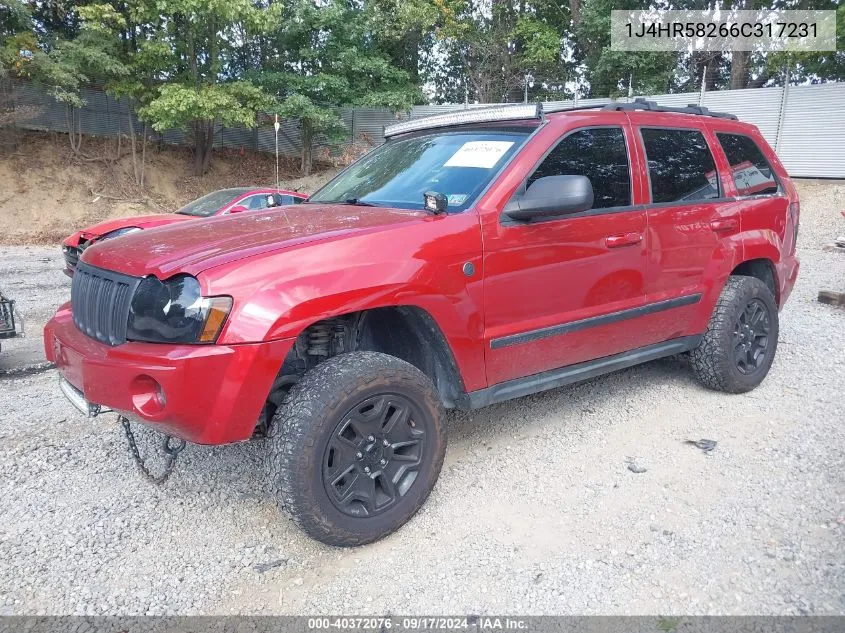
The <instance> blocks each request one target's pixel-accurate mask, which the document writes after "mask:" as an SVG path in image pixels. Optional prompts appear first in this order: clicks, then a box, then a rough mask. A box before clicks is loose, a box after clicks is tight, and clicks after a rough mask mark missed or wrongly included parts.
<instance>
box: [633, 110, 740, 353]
mask: <svg viewBox="0 0 845 633" xmlns="http://www.w3.org/2000/svg"><path fill="white" fill-rule="evenodd" d="M647 116H648V115H645V117H644V118H646V117H647ZM679 118H680V117H677V116H674V117H673V118H672V119H671V124H670V125H660V124H657V125H649V124H648V123H647V122H643V123H642V124H640V125H638V126H637V127H638V134H637V140H638V143H639V148H640V150H641V151H642V154H643V157H644V159H645V164H646V166H647V170H646V175H647V178H648V183H647V195H648V206H647V209H648V231H647V239H646V246H647V250H648V266H647V274H646V284H645V291H646V295H647V297H648V302H649V304H653V305H659V306H661V307H662V308H663V309H661V310H659V311H655V312H654V314H653V315H652V317H651V318H650V319H649V329H650V331H651V333H652V335H653V340H652V341H650V342H653V343H656V342H659V341H663V340H668V339H672V338H678V337H681V336H686V335H691V334H699V333H700V331H701V330H702V329H703V327H704V325H703V324H706V317H707V316H709V313H710V306H709V305H708V304H709V303H710V300H711V297H712V296H713V293H714V292H715V291H717V290H718V289H720V288H721V284H722V282H723V280H724V277H726V276H727V274H729V272H730V270H731V269H732V267H733V257H734V255H733V252H734V250H735V249H736V242H737V241H738V240H737V237H736V236H738V234H739V231H740V226H739V208H738V206H737V205H736V204H732V203H731V200H730V199H729V198H727V197H726V193H725V187H724V184H723V182H722V180H721V178H720V175H719V170H718V169H717V164H716V160H715V158H714V150H713V145H714V144H715V138H714V137H713V136H712V134H711V133H710V131H709V130H708V129H707V127H706V125H705V124H704V122H703V121H702V120H701V118H700V117H692V116H690V117H683V118H684V119H687V118H689V119H690V121H689V123H687V122H686V121H683V122H682V124H683V127H680V126H678V123H679V122H678V119H679ZM647 120H648V119H647V118H646V121H647ZM664 120H665V117H664ZM637 121H638V123H639V121H640V120H639V119H637ZM717 286H718V287H717ZM702 319H704V321H702Z"/></svg>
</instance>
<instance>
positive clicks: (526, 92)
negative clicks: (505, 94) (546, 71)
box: [522, 73, 531, 103]
mask: <svg viewBox="0 0 845 633" xmlns="http://www.w3.org/2000/svg"><path fill="white" fill-rule="evenodd" d="M530 76H531V75H529V74H528V73H525V96H524V97H523V98H522V102H523V103H528V78H529V77H530Z"/></svg>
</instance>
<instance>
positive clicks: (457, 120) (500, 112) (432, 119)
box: [384, 97, 738, 138]
mask: <svg viewBox="0 0 845 633" xmlns="http://www.w3.org/2000/svg"><path fill="white" fill-rule="evenodd" d="M597 109H601V110H608V111H613V110H624V111H630V110H649V111H651V112H677V113H680V114H697V115H701V116H711V117H716V118H719V119H732V120H734V121H736V120H738V119H737V117H736V115H734V114H728V113H727V112H711V111H710V110H708V109H707V108H704V107H702V106H697V105H695V104H690V105H688V106H687V107H686V108H671V107H669V106H661V105H657V103H656V102H655V101H648V100H647V99H643V98H642V97H637V98H636V99H634V101H633V102H632V103H620V102H615V103H608V104H606V105H587V106H575V107H567V106H551V107H549V108H546V109H544V108H543V103H542V102H539V101H538V102H537V103H515V104H503V105H497V106H492V107H489V108H469V109H467V110H457V111H452V112H443V113H442V114H433V115H431V116H427V117H421V118H419V119H410V120H408V121H400V122H398V123H394V124H393V125H388V126H386V127H385V128H384V137H385V138H390V137H391V136H398V135H399V134H406V133H408V132H417V131H419V130H429V129H433V128H438V127H446V126H449V125H469V124H472V123H488V122H489V123H492V122H498V121H518V120H525V119H539V120H540V121H543V120H545V118H546V114H552V113H554V112H574V111H577V110H597Z"/></svg>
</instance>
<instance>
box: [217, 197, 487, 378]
mask: <svg viewBox="0 0 845 633" xmlns="http://www.w3.org/2000/svg"><path fill="white" fill-rule="evenodd" d="M468 263H469V264H471V265H472V267H473V268H474V272H473V273H472V274H471V275H467V274H465V272H464V267H465V265H466V264H468ZM481 266H482V261H481V237H480V231H479V228H478V219H477V216H475V215H474V214H472V213H465V214H460V215H455V216H445V217H443V219H442V220H440V221H438V222H428V223H424V224H414V225H412V226H409V227H400V228H396V229H393V230H390V231H386V232H379V233H375V234H372V233H371V234H362V235H352V236H346V237H343V238H340V239H336V240H327V241H323V242H318V243H311V244H303V245H300V246H296V247H292V248H289V249H286V250H284V251H280V252H276V253H272V254H270V255H267V256H263V257H256V258H254V259H251V260H242V261H239V262H233V263H231V264H227V265H225V266H223V267H220V268H218V269H212V270H211V271H206V272H205V273H203V275H202V279H201V281H202V282H203V284H204V286H205V288H204V290H206V291H207V292H208V293H210V294H212V295H215V294H229V295H231V296H233V297H234V298H235V303H234V307H233V310H232V313H231V314H230V316H229V319H228V320H227V325H226V326H225V328H224V330H223V332H222V333H221V336H220V339H219V341H220V343H221V344H226V345H231V344H237V343H248V342H257V341H270V340H278V339H284V338H291V337H296V336H298V335H299V334H300V333H301V332H302V331H303V330H304V329H305V328H307V327H308V326H309V325H311V324H312V323H315V322H317V321H320V320H323V319H326V318H329V317H333V316H339V315H342V314H349V313H352V312H358V311H362V310H369V309H374V308H383V307H392V306H414V307H418V308H420V309H422V310H425V311H426V312H427V313H428V314H429V315H431V317H432V318H433V319H434V320H435V322H436V323H437V325H438V326H439V327H440V329H441V331H442V332H443V334H444V336H445V337H446V340H447V342H448V344H449V346H450V348H451V350H452V354H453V356H454V358H455V362H456V363H457V365H458V369H459V371H460V373H461V376H462V378H463V380H464V384H465V387H466V389H467V390H469V391H471V390H474V389H480V388H483V387H485V386H486V374H485V371H484V362H483V359H484V345H483V329H484V327H483V326H484V324H483V320H482V309H481V308H482V270H481Z"/></svg>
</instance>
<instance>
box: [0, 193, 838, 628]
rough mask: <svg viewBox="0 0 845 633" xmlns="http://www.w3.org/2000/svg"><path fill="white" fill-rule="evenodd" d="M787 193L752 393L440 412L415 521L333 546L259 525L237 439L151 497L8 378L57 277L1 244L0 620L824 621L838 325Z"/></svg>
mask: <svg viewBox="0 0 845 633" xmlns="http://www.w3.org/2000/svg"><path fill="white" fill-rule="evenodd" d="M801 190H802V212H803V213H802V230H801V236H800V240H799V242H800V251H801V258H802V270H801V275H800V277H799V282H798V285H797V287H796V289H795V291H794V294H793V296H792V298H791V299H790V301H789V303H788V305H787V307H786V309H785V310H784V312H783V313H782V316H781V339H780V343H779V348H778V356H777V359H776V361H775V364H774V366H773V368H772V371H771V374H770V375H769V377H768V379H767V380H766V381H765V382H764V383H763V385H762V386H761V387H760V388H758V389H757V390H756V391H754V392H752V393H750V394H747V395H743V396H726V395H722V394H718V393H713V392H709V391H705V390H704V389H702V388H701V387H699V386H698V385H697V384H696V383H695V382H694V380H693V378H692V376H691V374H690V372H689V370H688V368H687V367H686V366H685V365H684V364H683V363H682V362H681V361H679V360H672V359H670V360H663V361H658V362H654V363H650V364H648V365H644V366H640V367H637V368H633V369H630V370H627V371H623V372H619V373H616V374H613V375H611V376H607V377H604V378H601V379H597V380H593V381H590V382H587V383H583V384H581V385H578V386H575V387H572V388H568V389H562V390H557V391H553V392H548V393H545V394H541V395H536V396H532V397H528V398H523V399H520V400H516V401H512V402H509V403H506V404H502V405H497V406H494V407H491V408H488V409H483V410H480V411H477V412H472V413H451V414H450V415H449V419H448V428H449V433H450V446H449V451H448V454H447V458H446V464H445V466H444V469H443V473H442V475H441V477H440V481H439V483H438V485H437V487H436V488H435V490H434V493H433V494H432V496H431V498H430V499H429V501H428V503H427V504H426V506H425V507H424V508H423V510H422V511H421V512H420V513H419V514H418V515H417V516H416V517H415V518H414V519H413V520H412V521H411V522H410V523H409V524H408V525H407V526H406V527H405V528H404V529H402V530H400V531H399V532H398V533H396V534H394V535H393V536H391V537H389V538H387V539H385V540H383V541H381V542H379V543H376V544H374V545H370V546H367V547H362V548H358V549H352V550H338V549H333V548H329V547H326V546H323V545H320V544H318V543H316V542H314V541H311V540H309V539H308V538H307V537H305V536H304V535H303V534H302V533H300V532H299V531H298V530H297V529H296V528H295V527H294V526H293V525H292V524H291V523H290V522H288V521H287V520H286V519H285V518H284V517H283V516H281V515H280V514H279V512H278V511H277V509H276V506H275V504H274V502H273V501H272V499H270V498H269V495H268V492H267V490H266V489H265V487H264V484H263V482H262V477H261V473H262V469H261V467H260V462H261V459H262V456H263V454H264V448H263V446H262V445H261V444H260V443H254V444H250V445H246V444H244V445H236V446H229V447H222V448H208V447H196V446H190V447H189V448H188V449H187V450H186V451H185V452H184V453H183V458H182V459H180V462H179V464H178V468H177V471H176V473H175V474H174V476H173V477H172V478H171V480H170V481H169V482H168V483H167V484H165V485H164V486H163V487H160V488H156V487H153V486H151V485H149V484H147V483H145V481H144V480H142V479H141V477H140V476H139V474H138V473H137V472H136V471H135V470H134V468H133V466H132V463H131V461H130V458H129V455H128V453H127V450H126V446H125V439H124V437H123V436H122V434H121V431H120V428H119V427H118V425H117V424H116V422H115V420H114V419H113V416H107V417H104V418H102V419H97V420H95V421H86V420H84V419H82V418H81V417H80V416H78V415H77V414H76V413H75V411H74V410H73V409H72V408H71V407H70V405H68V404H67V403H66V402H65V400H64V398H63V397H62V396H61V395H60V394H59V392H58V390H57V388H56V379H57V376H56V373H55V371H54V370H41V371H37V372H32V373H28V374H15V373H9V371H8V370H10V369H13V368H14V363H15V362H22V361H25V362H26V363H30V364H37V363H38V362H39V361H40V360H42V358H41V357H40V356H39V354H40V353H41V352H40V342H39V339H38V334H39V330H40V325H41V324H42V323H43V321H44V320H46V318H47V316H48V315H49V313H51V312H52V311H53V309H54V308H55V306H56V305H58V303H60V302H61V301H63V300H66V298H67V295H68V282H67V279H66V278H64V276H63V275H62V273H61V272H60V261H59V258H58V251H57V249H43V248H34V247H33V248H15V249H7V250H6V253H5V254H4V255H3V256H2V257H0V284H2V285H3V286H4V287H5V288H6V289H7V290H8V291H10V294H12V295H13V296H15V297H17V298H18V300H19V302H20V303H19V305H20V308H21V309H22V311H23V312H24V315H25V316H26V317H27V320H28V329H29V333H30V336H31V337H32V338H31V339H29V340H25V341H21V342H14V343H12V344H10V345H8V350H7V346H5V345H4V351H3V353H2V354H1V355H0V374H2V373H3V372H4V371H5V372H6V373H5V375H0V407H2V410H3V411H4V413H3V415H2V416H1V417H0V494H2V497H3V499H4V503H3V508H4V509H3V512H2V514H1V515H0V560H2V561H3V562H2V564H0V614H32V613H39V614H48V613H49V614H65V613H75V614H116V613H120V614H143V613H149V614H162V613H181V614H224V613H260V614H268V613H304V612H305V613H341V612H342V613H359V614H365V613H388V612H390V613H394V614H397V613H449V612H451V613H480V614H484V613H502V612H506V613H513V614H558V613H583V614H597V613H603V614H655V613H662V614H669V613H684V614H705V613H706V614H807V613H812V614H843V613H845V451H843V446H845V428H843V424H842V421H843V419H845V401H843V400H842V393H843V386H845V311H843V310H841V309H836V308H831V307H828V306H824V305H821V304H818V303H817V302H816V300H815V297H816V293H817V292H818V290H819V289H821V288H827V289H839V290H841V289H843V283H845V255H842V254H838V253H829V252H824V251H822V249H821V247H822V245H823V244H824V243H826V242H830V241H831V240H832V238H833V237H834V236H835V235H837V234H843V233H845V220H843V219H842V217H841V216H840V215H839V213H838V211H839V210H840V209H843V208H845V185H843V184H829V183H813V182H804V183H801ZM27 346H29V347H28V348H27ZM21 350H23V351H21ZM7 351H8V352H10V353H9V354H7ZM13 353H14V354H17V356H16V358H17V360H15V359H14V358H12V354H13ZM10 359H11V360H10ZM698 438H710V439H714V440H717V441H718V446H717V448H716V449H715V451H713V452H712V453H711V454H704V453H702V452H701V451H699V450H698V449H696V448H695V447H693V446H689V445H686V444H684V443H683V440H686V439H698ZM154 440H156V438H155V436H154V435H153V434H151V433H143V437H142V450H145V451H150V450H153V449H154V445H153V444H152V442H153V441H154ZM156 441H157V440H156ZM631 460H633V461H635V463H637V464H638V465H640V466H642V467H644V468H645V472H640V473H635V472H632V471H631V470H629V469H628V463H629V461H631ZM638 470H641V469H638Z"/></svg>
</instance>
